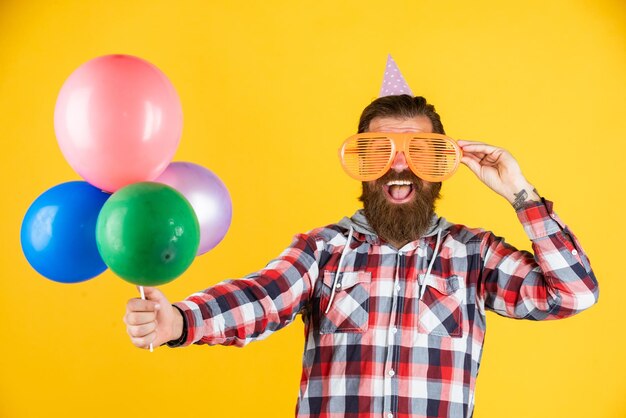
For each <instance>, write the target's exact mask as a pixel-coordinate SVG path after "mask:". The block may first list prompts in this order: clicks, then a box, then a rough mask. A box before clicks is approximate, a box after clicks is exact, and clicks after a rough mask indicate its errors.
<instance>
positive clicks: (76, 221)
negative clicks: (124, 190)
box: [21, 181, 110, 283]
mask: <svg viewBox="0 0 626 418" xmlns="http://www.w3.org/2000/svg"><path fill="white" fill-rule="evenodd" d="M109 196H110V195H109V194H107V193H105V192H102V191H101V190H99V189H97V188H95V187H93V186H92V185H90V184H89V183H86V182H84V181H70V182H67V183H62V184H59V185H57V186H54V187H52V188H51V189H49V190H47V191H45V192H44V193H42V194H41V196H39V197H38V198H37V199H36V200H35V201H34V202H33V204H32V205H31V206H30V207H29V208H28V211H27V212H26V216H24V221H23V222H22V230H21V241H22V251H24V255H25V256H26V259H27V260H28V262H29V263H30V265H31V266H32V267H33V268H34V269H35V270H37V272H38V273H39V274H41V275H42V276H44V277H47V278H48V279H50V280H54V281H56V282H61V283H78V282H82V281H85V280H88V279H91V278H93V277H95V276H97V275H99V274H100V273H102V272H103V271H105V270H106V268H107V266H106V265H105V264H104V261H102V257H100V253H98V246H97V244H96V221H97V220H98V214H99V213H100V209H101V208H102V206H103V205H104V203H105V202H106V201H107V199H108V198H109Z"/></svg>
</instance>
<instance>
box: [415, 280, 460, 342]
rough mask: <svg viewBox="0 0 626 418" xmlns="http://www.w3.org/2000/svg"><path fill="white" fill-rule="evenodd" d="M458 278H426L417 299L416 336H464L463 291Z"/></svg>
mask: <svg viewBox="0 0 626 418" xmlns="http://www.w3.org/2000/svg"><path fill="white" fill-rule="evenodd" d="M461 280H462V279H461V278H460V277H459V276H450V277H445V278H444V277H438V276H434V275H429V276H428V278H427V279H426V280H425V282H424V285H423V286H425V287H424V288H423V289H422V292H423V294H422V295H421V297H420V299H419V315H418V317H419V319H418V332H420V333H423V334H429V335H437V336H441V337H460V336H462V335H463V301H464V299H465V297H464V296H465V291H464V289H463V288H462V287H461V286H460V283H461Z"/></svg>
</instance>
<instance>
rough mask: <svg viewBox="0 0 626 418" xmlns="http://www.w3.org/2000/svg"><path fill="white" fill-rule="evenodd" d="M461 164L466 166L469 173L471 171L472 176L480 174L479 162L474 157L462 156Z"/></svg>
mask: <svg viewBox="0 0 626 418" xmlns="http://www.w3.org/2000/svg"><path fill="white" fill-rule="evenodd" d="M461 163H462V164H465V165H466V166H467V168H469V169H470V171H472V172H473V173H474V174H476V175H477V176H478V175H479V173H480V162H479V160H478V159H477V158H476V157H469V156H465V155H464V156H463V158H461Z"/></svg>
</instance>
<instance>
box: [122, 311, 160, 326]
mask: <svg viewBox="0 0 626 418" xmlns="http://www.w3.org/2000/svg"><path fill="white" fill-rule="evenodd" d="M152 321H156V312H128V313H127V314H126V315H124V323H125V324H126V325H143V324H147V323H148V322H152Z"/></svg>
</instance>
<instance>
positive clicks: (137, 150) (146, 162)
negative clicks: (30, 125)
mask: <svg viewBox="0 0 626 418" xmlns="http://www.w3.org/2000/svg"><path fill="white" fill-rule="evenodd" d="M182 126H183V112H182V107H181V104H180V100H179V98H178V94H177V93H176V90H174V87H173V86H172V84H171V83H170V81H169V80H168V79H167V77H166V76H165V75H164V74H163V73H162V72H161V71H160V70H159V69H158V68H157V67H155V66H154V65H152V64H150V63H149V62H147V61H144V60H142V59H140V58H137V57H133V56H130V55H106V56H103V57H99V58H95V59H93V60H91V61H88V62H86V63H85V64H83V65H81V66H80V67H79V68H78V69H77V70H76V71H74V72H73V73H72V74H71V75H70V76H69V78H68V79H67V80H66V81H65V83H64V84H63V87H62V88H61V92H60V93H59V97H58V98H57V103H56V107H55V110H54V130H55V132H56V136H57V140H58V141H59V145H60V147H61V151H62V152H63V155H64V156H65V158H66V159H67V161H68V162H69V164H70V165H71V166H72V168H73V169H74V170H76V172H77V173H78V174H80V175H81V176H82V177H83V178H84V179H85V180H87V181H88V182H89V183H91V184H92V185H94V186H96V187H99V188H100V189H103V190H106V191H109V192H114V191H115V190H117V189H119V188H121V187H123V186H125V185H128V184H131V183H135V182H139V181H150V180H154V179H155V178H157V177H158V176H159V175H160V174H161V173H162V172H163V171H164V170H165V169H166V168H167V165H168V164H169V163H170V161H172V158H173V157H174V153H175V152H176V148H177V147H178V142H179V141H180V136H181V132H182Z"/></svg>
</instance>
